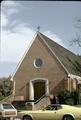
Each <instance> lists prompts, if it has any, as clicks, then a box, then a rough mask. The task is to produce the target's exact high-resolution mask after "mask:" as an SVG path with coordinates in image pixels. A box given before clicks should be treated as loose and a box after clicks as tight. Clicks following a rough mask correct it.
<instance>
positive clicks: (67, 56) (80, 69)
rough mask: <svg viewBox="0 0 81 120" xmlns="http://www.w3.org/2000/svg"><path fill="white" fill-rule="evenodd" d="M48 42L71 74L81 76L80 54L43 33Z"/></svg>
mask: <svg viewBox="0 0 81 120" xmlns="http://www.w3.org/2000/svg"><path fill="white" fill-rule="evenodd" d="M40 35H42V37H43V38H44V40H45V41H46V42H47V44H48V45H49V46H50V47H51V49H52V51H53V52H54V53H55V54H56V56H57V57H58V58H59V60H60V61H61V62H62V64H63V65H64V66H65V68H66V69H67V70H68V72H69V73H70V74H73V75H77V76H81V59H80V57H79V56H78V55H75V54H74V53H72V52H71V51H69V50H67V49H66V48H64V47H62V46H61V45H59V44H57V43H56V42H54V41H53V40H51V39H50V38H48V37H46V36H45V35H43V34H41V33H40Z"/></svg>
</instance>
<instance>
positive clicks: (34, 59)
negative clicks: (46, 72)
mask: <svg viewBox="0 0 81 120" xmlns="http://www.w3.org/2000/svg"><path fill="white" fill-rule="evenodd" d="M36 59H41V60H42V65H41V66H40V67H38V66H37V65H36V64H35V62H36ZM36 59H34V63H33V64H34V67H35V68H41V67H42V66H43V65H44V61H43V59H42V58H40V57H37V58H36Z"/></svg>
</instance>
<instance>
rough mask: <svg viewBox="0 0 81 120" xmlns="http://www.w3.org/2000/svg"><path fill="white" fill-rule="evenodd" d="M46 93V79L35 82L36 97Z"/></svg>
mask: <svg viewBox="0 0 81 120" xmlns="http://www.w3.org/2000/svg"><path fill="white" fill-rule="evenodd" d="M43 95H45V81H36V82H35V83H34V99H35V100H37V99H39V98H40V97H42V96H43Z"/></svg>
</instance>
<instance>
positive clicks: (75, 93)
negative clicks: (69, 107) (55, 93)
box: [71, 91, 79, 105]
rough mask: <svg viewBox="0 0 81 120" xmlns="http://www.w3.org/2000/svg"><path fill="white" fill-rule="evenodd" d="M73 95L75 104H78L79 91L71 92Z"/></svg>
mask: <svg viewBox="0 0 81 120" xmlns="http://www.w3.org/2000/svg"><path fill="white" fill-rule="evenodd" d="M71 96H72V98H73V102H74V105H77V104H78V102H79V93H78V91H73V92H71Z"/></svg>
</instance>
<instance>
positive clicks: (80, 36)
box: [70, 18, 81, 47]
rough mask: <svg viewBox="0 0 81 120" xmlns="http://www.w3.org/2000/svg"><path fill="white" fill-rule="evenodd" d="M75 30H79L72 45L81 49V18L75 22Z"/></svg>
mask: <svg viewBox="0 0 81 120" xmlns="http://www.w3.org/2000/svg"><path fill="white" fill-rule="evenodd" d="M75 28H76V29H77V33H76V37H75V38H74V39H73V40H71V41H70V43H71V45H78V47H81V18H77V19H76V20H75Z"/></svg>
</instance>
